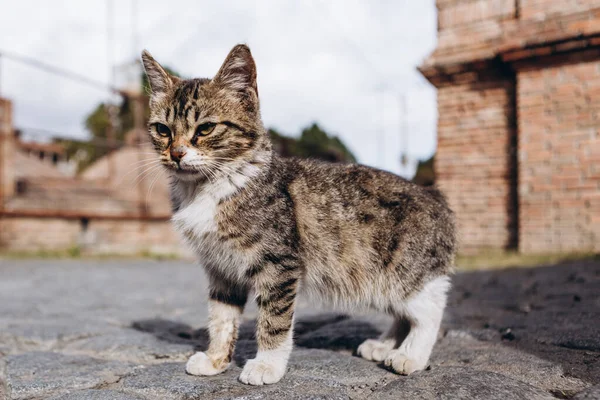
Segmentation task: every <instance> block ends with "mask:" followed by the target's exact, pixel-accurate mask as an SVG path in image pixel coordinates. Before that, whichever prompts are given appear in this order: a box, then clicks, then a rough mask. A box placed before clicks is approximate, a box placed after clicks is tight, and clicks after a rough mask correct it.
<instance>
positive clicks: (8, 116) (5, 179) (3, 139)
mask: <svg viewBox="0 0 600 400" xmlns="http://www.w3.org/2000/svg"><path fill="white" fill-rule="evenodd" d="M14 151H15V150H14V140H13V126H12V103H11V102H10V101H9V100H7V99H3V98H1V97H0V209H1V208H2V206H3V204H4V199H5V198H7V197H10V196H12V194H13V193H14V190H15V188H14V186H15V182H14V175H15V170H14V166H13V158H14Z"/></svg>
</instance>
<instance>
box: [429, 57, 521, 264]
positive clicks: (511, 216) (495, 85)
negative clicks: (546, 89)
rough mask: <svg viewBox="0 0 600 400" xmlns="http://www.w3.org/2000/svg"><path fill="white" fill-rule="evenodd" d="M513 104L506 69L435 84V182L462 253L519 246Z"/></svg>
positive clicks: (512, 88) (510, 76)
mask: <svg viewBox="0 0 600 400" xmlns="http://www.w3.org/2000/svg"><path fill="white" fill-rule="evenodd" d="M514 103H515V81H514V75H513V74H512V73H511V72H510V71H504V70H496V71H494V70H491V69H488V70H485V71H481V72H468V73H465V74H459V75H456V76H454V77H453V79H452V81H451V82H446V83H441V82H438V111H439V118H438V147H437V152H436V156H435V173H436V182H437V184H438V185H439V187H440V188H441V189H442V190H443V192H444V193H445V194H446V196H447V197H448V201H449V202H450V205H451V207H452V209H453V210H454V211H455V212H456V215H457V219H458V226H459V235H460V236H459V237H460V247H461V251H463V252H474V251H482V250H486V249H489V250H504V249H509V248H515V247H516V245H517V239H518V232H517V215H518V214H517V212H518V210H517V199H516V163H515V160H514V150H515V147H516V127H515V104H514Z"/></svg>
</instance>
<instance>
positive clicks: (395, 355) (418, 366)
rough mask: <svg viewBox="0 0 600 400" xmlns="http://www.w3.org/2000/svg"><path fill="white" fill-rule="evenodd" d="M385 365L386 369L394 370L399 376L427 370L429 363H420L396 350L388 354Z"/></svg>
mask: <svg viewBox="0 0 600 400" xmlns="http://www.w3.org/2000/svg"><path fill="white" fill-rule="evenodd" d="M384 364H385V366H386V367H389V368H391V369H393V370H394V372H395V373H397V374H400V375H410V374H412V373H413V372H415V371H420V370H423V369H425V367H426V366H427V361H425V362H419V361H417V360H415V359H412V358H410V357H408V356H407V355H406V354H404V353H403V352H402V351H401V350H400V349H396V350H392V351H390V352H389V353H388V355H387V357H386V359H385V361H384Z"/></svg>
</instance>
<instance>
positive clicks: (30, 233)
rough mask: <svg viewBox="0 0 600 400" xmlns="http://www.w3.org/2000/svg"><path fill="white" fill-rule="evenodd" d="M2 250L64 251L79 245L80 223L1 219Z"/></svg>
mask: <svg viewBox="0 0 600 400" xmlns="http://www.w3.org/2000/svg"><path fill="white" fill-rule="evenodd" d="M0 225H1V226H2V229H0V248H3V249H10V250H12V251H43V250H48V251H62V250H67V249H69V248H72V247H74V246H76V245H77V244H78V239H79V232H80V223H79V221H77V220H67V219H59V218H45V219H36V218H12V217H9V218H2V217H0Z"/></svg>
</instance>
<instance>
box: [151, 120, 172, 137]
mask: <svg viewBox="0 0 600 400" xmlns="http://www.w3.org/2000/svg"><path fill="white" fill-rule="evenodd" d="M154 126H155V127H156V132H157V133H158V134H159V135H160V136H162V137H170V136H171V130H170V129H169V127H168V126H166V125H164V124H161V123H156V124H154Z"/></svg>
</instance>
